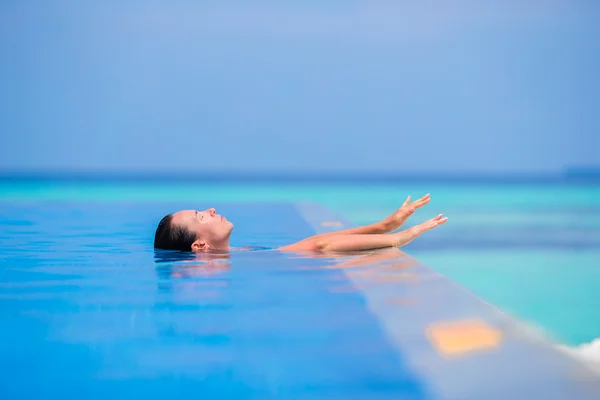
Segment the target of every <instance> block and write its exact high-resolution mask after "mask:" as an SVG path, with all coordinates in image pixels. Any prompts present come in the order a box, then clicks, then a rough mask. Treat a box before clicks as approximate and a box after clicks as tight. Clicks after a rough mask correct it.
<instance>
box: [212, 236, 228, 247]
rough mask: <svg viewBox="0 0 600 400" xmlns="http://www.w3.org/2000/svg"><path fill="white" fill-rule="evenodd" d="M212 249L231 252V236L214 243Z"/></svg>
mask: <svg viewBox="0 0 600 400" xmlns="http://www.w3.org/2000/svg"><path fill="white" fill-rule="evenodd" d="M210 248H211V249H212V250H230V249H231V246H230V245H229V236H227V237H226V238H224V239H223V240H220V241H218V242H215V243H213V244H212V245H211V246H210Z"/></svg>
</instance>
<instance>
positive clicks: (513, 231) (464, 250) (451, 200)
mask: <svg viewBox="0 0 600 400" xmlns="http://www.w3.org/2000/svg"><path fill="white" fill-rule="evenodd" d="M426 193H431V195H432V201H431V203H430V204H429V205H428V206H427V207H425V208H423V209H421V210H419V211H418V213H417V214H416V215H415V216H414V217H413V220H412V221H409V223H408V225H412V224H414V223H418V222H420V221H423V220H425V219H427V218H430V217H432V216H435V215H437V214H439V213H444V214H446V215H447V216H448V217H449V221H448V223H447V224H446V225H445V226H443V227H440V228H439V229H437V230H434V231H432V232H429V233H428V234H426V235H425V236H423V237H421V238H419V239H418V240H416V241H414V242H413V243H411V244H410V245H408V246H407V247H406V248H405V251H406V252H407V253H409V254H411V255H413V256H415V257H416V258H418V259H419V260H421V261H422V262H423V263H425V264H427V265H429V266H430V267H432V268H433V269H435V270H437V271H439V272H440V273H442V274H443V275H446V276H447V277H449V278H451V279H453V280H455V281H456V282H458V283H459V284H461V285H463V286H465V287H466V288H468V289H469V290H471V291H472V292H474V293H475V294H477V295H478V296H480V297H481V298H483V299H484V300H486V301H488V302H489V303H492V304H494V305H496V306H498V307H499V308H501V309H503V310H504V311H506V312H507V313H509V314H512V315H514V316H515V317H517V318H519V319H522V320H525V321H527V322H529V323H530V324H531V325H533V326H535V327H536V328H537V329H541V330H543V331H544V332H545V333H546V334H547V335H549V336H550V337H552V338H553V339H554V341H555V342H556V343H560V344H564V345H567V346H569V347H571V348H577V347H579V348H587V346H588V345H589V344H590V343H592V342H593V341H594V340H595V339H596V338H600V307H599V306H598V305H599V304H600V185H597V184H584V183H567V182H564V183H561V182H550V183H549V182H513V183H473V182H453V183H444V182H418V181H408V182H387V183H386V182H380V183H369V181H362V182H350V183H349V182H346V183H335V182H310V181H303V182H300V183H298V182H297V183H293V182H285V181H283V180H280V181H277V182H264V181H263V182H260V181H257V182H252V181H247V182H244V181H236V182H229V183H218V182H216V181H212V180H211V181H206V182H203V181H173V182H169V181H168V180H160V181H157V182H154V181H150V180H143V181H135V180H126V181H111V180H96V181H85V180H73V181H69V180H51V179H43V180H34V179H4V180H1V181H0V200H1V201H2V202H5V203H6V202H9V203H15V202H16V203H25V202H35V203H36V204H44V202H51V203H54V202H57V201H59V202H65V201H66V202H69V201H77V202H81V201H84V202H87V201H89V202H103V203H106V202H109V203H110V202H134V203H135V202H137V203H143V202H165V201H178V202H187V203H188V204H189V207H190V208H200V207H210V205H211V203H217V202H219V203H222V202H274V201H275V202H281V201H283V202H303V201H311V202H317V203H320V204H323V205H325V206H327V207H329V208H331V209H333V210H334V211H336V212H338V213H339V214H341V215H342V216H344V217H346V218H347V219H349V220H350V221H352V222H354V223H356V224H368V223H372V222H374V221H377V220H380V219H382V218H384V217H385V216H387V215H388V214H389V213H391V212H393V211H394V210H395V208H396V207H398V206H399V205H400V204H401V203H402V202H403V201H404V200H405V198H406V196H407V195H411V196H412V197H413V198H416V197H418V196H422V195H424V194H426ZM160 217H162V216H160V215H157V216H156V218H157V221H156V222H158V220H159V219H160ZM233 222H234V223H235V221H233ZM154 229H155V225H152V226H148V236H149V237H151V236H152V234H153V233H154ZM234 234H235V233H234ZM149 243H150V242H149ZM252 244H259V243H252ZM597 343H598V342H596V344H597Z"/></svg>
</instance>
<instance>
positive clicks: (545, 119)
mask: <svg viewBox="0 0 600 400" xmlns="http://www.w3.org/2000/svg"><path fill="white" fill-rule="evenodd" d="M250 3H251V2H245V1H244V2H242V1H237V2H234V1H219V2H216V1H215V2H208V1H204V2H202V1H198V2H194V1H172V2H158V1H119V2H117V1H115V2H102V4H100V2H91V1H83V0H82V1H56V0H54V1H44V2H42V1H39V2H35V1H23V2H20V1H4V2H2V3H0V53H1V54H2V57H1V58H0V77H1V78H2V85H1V86H2V88H3V89H2V90H1V93H0V130H1V132H2V136H1V142H0V143H1V146H0V169H5V170H6V169H46V170H48V169H49V170H55V169H59V170H93V171H102V170H105V171H156V170H160V171H163V172H177V171H186V172H190V171H194V172H196V171H197V172H203V171H206V172H214V171H223V170H230V171H231V170H233V171H235V170H244V171H273V170H276V171H279V172H281V171H297V170H301V171H349V170H353V171H354V170H359V171H364V172H376V171H385V172H392V173H395V172H400V173H411V172H477V173H482V172H494V173H496V172H509V173H513V172H518V171H527V172H551V171H556V170H560V169H562V168H564V167H565V166H567V165H600V161H599V160H600V158H599V157H598V155H597V153H598V149H600V133H599V130H600V79H599V78H598V71H600V40H598V38H599V37H600V24H598V21H599V20H600V5H598V3H597V2H592V1H587V2H586V1H560V0H554V1H552V0H549V1H528V2H522V1H520V2H518V1H512V0H509V1H505V2H491V1H477V2H474V1H464V0H463V1H455V2H452V5H450V3H448V2H443V5H442V6H440V4H439V2H429V1H424V2H400V1H371V2H359V1H346V2H342V1H331V2H316V1H305V2H302V5H299V4H296V3H299V2H287V3H286V2H274V1H257V2H252V4H251V5H250ZM323 3H327V4H326V5H324V4H323ZM417 3H418V4H417ZM500 3H501V4H500Z"/></svg>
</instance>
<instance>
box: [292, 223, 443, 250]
mask: <svg viewBox="0 0 600 400" xmlns="http://www.w3.org/2000/svg"><path fill="white" fill-rule="evenodd" d="M446 221H448V218H442V214H440V215H438V216H437V217H435V218H432V219H430V220H428V221H425V222H423V223H422V224H419V225H415V226H413V227H411V228H408V229H405V230H403V231H400V232H397V233H393V234H370V235H369V234H367V235H364V234H356V235H347V234H339V235H329V236H326V237H317V236H313V237H312V238H309V239H305V240H303V241H301V242H298V243H295V244H292V245H290V246H285V247H282V248H281V250H283V251H358V250H372V249H380V248H384V247H400V246H404V245H405V244H408V243H410V242H412V241H413V240H414V239H415V238H417V237H418V236H420V235H422V234H423V233H425V232H427V231H429V230H431V229H433V228H435V227H437V226H439V225H443V224H445V223H446Z"/></svg>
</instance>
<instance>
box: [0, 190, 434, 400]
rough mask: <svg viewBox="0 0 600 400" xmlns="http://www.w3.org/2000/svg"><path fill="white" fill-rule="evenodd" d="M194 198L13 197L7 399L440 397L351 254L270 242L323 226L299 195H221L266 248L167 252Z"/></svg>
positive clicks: (1, 273)
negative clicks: (168, 222) (400, 346)
mask: <svg viewBox="0 0 600 400" xmlns="http://www.w3.org/2000/svg"><path fill="white" fill-rule="evenodd" d="M183 206H184V204H149V203H145V204H136V203H119V204H116V203H115V204H105V203H90V202H86V203H79V202H68V203H63V202H42V203H35V202H29V203H26V204H23V203H12V202H6V203H3V204H2V210H3V214H2V215H3V216H2V220H1V221H0V225H1V226H2V230H1V236H0V240H1V242H2V244H3V246H2V252H1V254H0V323H1V325H2V330H0V338H1V339H2V340H0V354H2V360H1V361H0V366H1V367H2V368H1V369H2V378H1V379H0V382H1V384H0V398H3V399H9V398H32V397H33V398H44V397H45V396H50V397H56V398H64V397H73V396H75V395H77V396H82V397H84V398H107V397H114V396H118V397H128V395H131V396H134V395H135V397H140V398H147V397H150V398H157V397H160V398H165V397H171V396H176V397H180V396H182V395H183V396H184V397H189V396H190V395H191V393H196V394H198V395H201V396H202V397H203V398H261V396H266V395H269V396H273V395H282V396H284V397H286V398H301V397H306V396H317V397H328V398H340V399H341V398H365V397H370V398H378V397H382V398H388V396H390V397H391V396H392V395H394V396H400V398H402V396H410V398H417V399H418V398H422V397H423V396H425V392H426V388H424V387H423V386H422V384H421V383H419V381H418V380H417V379H416V378H414V377H413V376H412V375H411V373H410V368H409V367H407V366H406V365H404V364H403V361H402V357H401V356H400V355H399V354H397V353H396V352H394V351H393V349H392V346H391V345H390V344H389V343H388V341H386V340H385V339H384V337H383V334H382V330H381V327H380V325H379V323H378V322H377V321H376V319H375V318H374V317H373V316H372V315H371V314H370V313H369V311H368V310H367V308H366V307H365V300H364V298H363V297H362V295H361V294H360V293H359V292H358V290H356V289H353V288H351V287H349V286H348V285H347V284H344V281H345V279H344V277H343V271H341V270H339V269H328V268H324V266H327V265H331V264H333V263H334V262H337V261H335V260H333V259H312V258H306V257H297V256H287V255H285V254H282V253H280V252H278V251H274V250H270V249H272V248H276V247H278V246H281V245H283V244H288V243H290V242H292V241H296V240H300V239H302V238H304V237H306V236H309V235H311V234H314V231H313V229H312V228H311V227H309V225H308V224H307V223H306V222H305V221H304V220H303V219H302V218H300V217H299V215H298V214H297V213H295V212H292V211H293V208H292V206H290V205H277V204H265V205H245V206H239V205H237V206H235V205H227V204H223V205H217V207H218V208H219V212H221V213H224V214H226V215H228V217H229V218H230V219H231V220H232V221H237V224H238V225H239V227H237V228H236V229H235V231H234V232H235V235H234V236H233V238H234V240H233V242H232V245H233V246H235V247H241V246H245V245H251V246H252V245H255V246H258V245H259V244H260V245H263V246H265V247H266V249H261V248H260V247H257V248H254V249H251V251H239V250H237V251H236V250H234V251H232V252H231V253H229V254H226V255H225V254H220V255H216V256H211V255H206V256H201V255H199V256H196V255H191V254H180V253H176V252H166V251H157V252H155V251H154V250H153V249H152V246H151V243H152V236H153V231H154V228H155V225H156V222H157V221H158V220H159V219H160V217H161V216H162V215H163V214H165V213H167V212H170V211H172V210H176V209H178V208H181V207H183ZM199 206H201V207H204V206H206V207H207V206H208V205H203V204H199ZM290 210H292V211H290ZM336 289H338V290H336ZM395 398H398V397H395Z"/></svg>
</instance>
